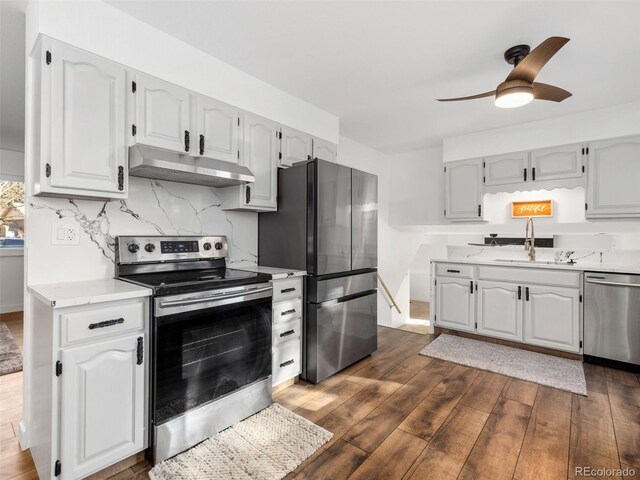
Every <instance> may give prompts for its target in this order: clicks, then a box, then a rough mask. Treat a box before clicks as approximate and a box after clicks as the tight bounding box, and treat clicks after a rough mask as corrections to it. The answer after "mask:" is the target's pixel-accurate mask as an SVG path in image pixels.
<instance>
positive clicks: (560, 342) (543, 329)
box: [524, 285, 580, 353]
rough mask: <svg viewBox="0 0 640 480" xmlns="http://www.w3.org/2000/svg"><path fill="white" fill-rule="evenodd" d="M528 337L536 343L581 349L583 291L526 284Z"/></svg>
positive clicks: (530, 341)
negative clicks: (581, 300)
mask: <svg viewBox="0 0 640 480" xmlns="http://www.w3.org/2000/svg"><path fill="white" fill-rule="evenodd" d="M525 299H526V300H525V302H524V303H525V309H524V310H525V315H524V340H525V342H526V343H530V344H532V345H539V346H541V347H548V348H557V349H561V350H567V351H570V352H576V353H577V352H579V351H580V291H579V290H578V289H575V288H557V287H546V286H541V285H531V286H526V287H525Z"/></svg>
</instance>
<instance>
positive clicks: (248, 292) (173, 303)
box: [159, 286, 271, 309]
mask: <svg viewBox="0 0 640 480" xmlns="http://www.w3.org/2000/svg"><path fill="white" fill-rule="evenodd" d="M268 291H271V286H268V287H262V288H253V289H251V288H247V289H244V290H233V291H231V292H228V293H218V294H216V295H211V296H209V297H199V298H186V299H184V300H168V301H166V302H160V305H159V306H160V308H161V309H162V308H170V307H183V306H186V305H195V304H198V303H209V302H216V301H224V300H228V299H230V298H237V297H249V298H247V300H250V299H251V297H252V296H253V295H254V294H258V293H264V292H268Z"/></svg>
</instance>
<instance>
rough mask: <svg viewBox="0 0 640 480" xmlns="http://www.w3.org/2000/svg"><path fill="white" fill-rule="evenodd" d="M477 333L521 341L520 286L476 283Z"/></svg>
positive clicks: (501, 283) (503, 283)
mask: <svg viewBox="0 0 640 480" xmlns="http://www.w3.org/2000/svg"><path fill="white" fill-rule="evenodd" d="M478 333H482V334H484V335H491V336H492V337H498V338H505V339H508V340H515V341H518V342H521V341H522V286H520V285H514V284H512V283H506V282H487V281H482V280H481V281H479V282H478Z"/></svg>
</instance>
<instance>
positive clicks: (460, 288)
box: [436, 277, 476, 332]
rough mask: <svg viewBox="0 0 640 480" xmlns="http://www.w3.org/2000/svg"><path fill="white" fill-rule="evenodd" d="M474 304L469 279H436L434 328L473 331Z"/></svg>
mask: <svg viewBox="0 0 640 480" xmlns="http://www.w3.org/2000/svg"><path fill="white" fill-rule="evenodd" d="M475 324H476V320H475V302H474V295H473V288H472V281H471V280H470V279H466V280H465V279H458V278H446V277H438V279H437V283H436V326H438V327H443V328H453V329H456V330H466V331H469V332H472V331H474V330H475Z"/></svg>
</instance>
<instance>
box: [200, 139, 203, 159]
mask: <svg viewBox="0 0 640 480" xmlns="http://www.w3.org/2000/svg"><path fill="white" fill-rule="evenodd" d="M200 155H204V135H200Z"/></svg>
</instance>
